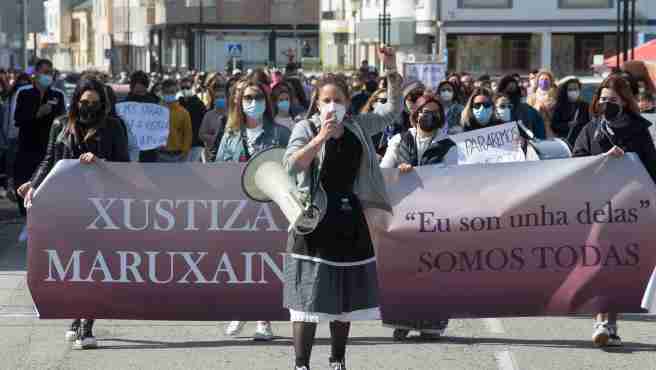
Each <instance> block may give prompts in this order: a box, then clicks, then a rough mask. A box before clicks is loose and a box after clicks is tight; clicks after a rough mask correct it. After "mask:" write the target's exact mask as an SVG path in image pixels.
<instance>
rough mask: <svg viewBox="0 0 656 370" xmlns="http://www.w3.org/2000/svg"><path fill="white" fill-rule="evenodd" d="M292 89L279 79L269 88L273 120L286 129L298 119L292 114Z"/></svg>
mask: <svg viewBox="0 0 656 370" xmlns="http://www.w3.org/2000/svg"><path fill="white" fill-rule="evenodd" d="M293 91H294V89H293V88H292V87H291V86H290V85H289V84H288V83H287V82H286V81H280V82H278V83H276V84H273V85H272V88H271V107H272V108H273V116H274V117H273V120H274V121H275V122H276V123H277V124H279V125H281V126H284V127H287V128H288V129H290V130H291V129H292V127H293V126H294V124H295V123H296V122H297V121H299V120H300V119H297V118H296V116H295V115H294V114H293V111H292V108H293V106H294V104H293V101H294V98H293Z"/></svg>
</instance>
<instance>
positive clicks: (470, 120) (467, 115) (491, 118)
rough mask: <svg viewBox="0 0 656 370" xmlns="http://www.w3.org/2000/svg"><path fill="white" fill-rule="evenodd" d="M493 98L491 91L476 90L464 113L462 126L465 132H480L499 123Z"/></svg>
mask: <svg viewBox="0 0 656 370" xmlns="http://www.w3.org/2000/svg"><path fill="white" fill-rule="evenodd" d="M493 97H494V94H492V91H491V90H489V89H486V88H484V87H478V88H476V89H474V91H473V92H472V94H471V96H470V97H469V101H467V105H465V109H464V110H463V111H462V117H461V120H460V125H461V126H462V129H463V130H464V131H473V130H478V129H479V128H484V127H488V126H494V125H496V124H498V123H499V121H498V120H497V118H496V115H495V110H494V109H495V107H494V101H493Z"/></svg>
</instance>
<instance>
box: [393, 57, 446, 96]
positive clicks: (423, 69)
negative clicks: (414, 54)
mask: <svg viewBox="0 0 656 370" xmlns="http://www.w3.org/2000/svg"><path fill="white" fill-rule="evenodd" d="M403 78H404V79H405V80H406V81H421V82H422V83H423V84H424V85H426V87H428V88H430V89H433V90H435V89H437V87H438V85H439V84H440V82H442V81H444V80H445V79H446V64H443V63H434V62H424V63H419V62H417V63H403Z"/></svg>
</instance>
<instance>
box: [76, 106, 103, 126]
mask: <svg viewBox="0 0 656 370" xmlns="http://www.w3.org/2000/svg"><path fill="white" fill-rule="evenodd" d="M101 108H102V107H101V106H100V104H99V103H93V104H84V105H82V106H81V107H80V117H79V121H80V123H82V124H89V123H92V122H96V121H97V120H98V118H99V116H100V110H101Z"/></svg>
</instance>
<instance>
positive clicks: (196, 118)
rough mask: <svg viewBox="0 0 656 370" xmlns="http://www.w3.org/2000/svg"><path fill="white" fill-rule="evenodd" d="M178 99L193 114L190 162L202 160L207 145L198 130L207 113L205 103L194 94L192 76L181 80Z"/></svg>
mask: <svg viewBox="0 0 656 370" xmlns="http://www.w3.org/2000/svg"><path fill="white" fill-rule="evenodd" d="M178 94H179V98H178V101H179V102H180V105H182V107H183V108H184V109H186V110H187V112H189V115H190V116H191V129H192V132H193V137H192V140H191V152H189V158H188V159H189V162H200V157H201V155H202V154H203V150H204V149H205V147H204V146H203V141H202V140H201V139H200V136H199V135H198V132H199V131H200V126H201V125H202V124H203V117H205V113H207V108H206V107H205V104H203V102H202V101H201V100H200V99H199V98H198V96H197V95H196V94H194V92H193V90H192V81H191V79H190V78H183V79H182V80H180V92H179V93H178Z"/></svg>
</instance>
